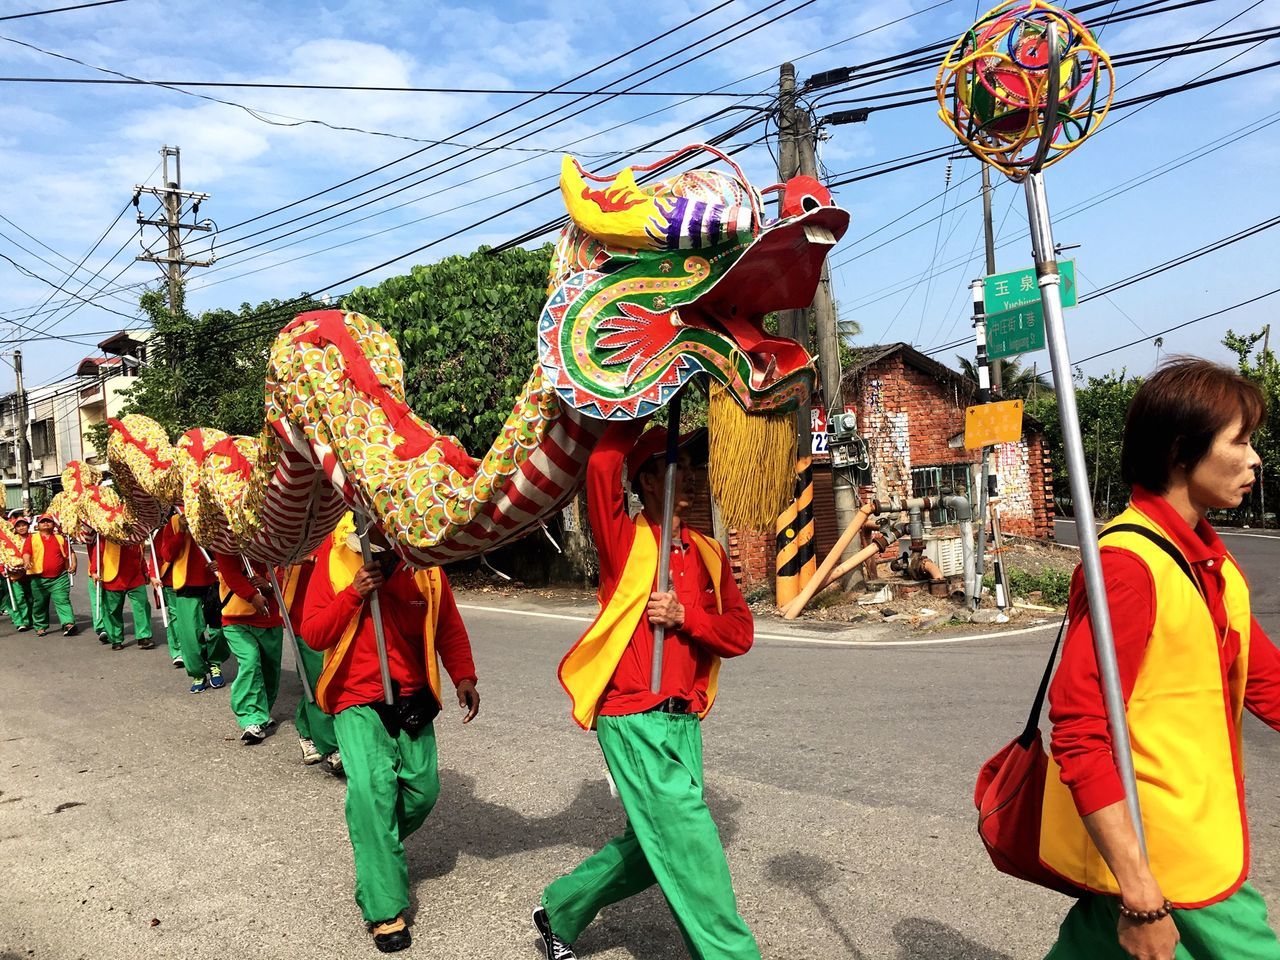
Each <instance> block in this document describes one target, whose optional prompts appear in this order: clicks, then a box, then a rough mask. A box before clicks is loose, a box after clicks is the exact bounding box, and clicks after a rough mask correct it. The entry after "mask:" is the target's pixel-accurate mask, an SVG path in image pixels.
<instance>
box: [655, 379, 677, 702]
mask: <svg viewBox="0 0 1280 960" xmlns="http://www.w3.org/2000/svg"><path fill="white" fill-rule="evenodd" d="M680 402H681V395H680V394H679V393H677V394H676V395H675V396H674V397H672V398H671V402H670V403H668V404H667V466H666V472H665V474H664V476H665V477H666V480H665V482H664V484H663V487H662V530H661V531H660V532H659V538H658V582H657V587H658V592H659V593H666V592H667V591H668V590H670V589H671V537H672V535H673V534H674V533H675V529H674V528H675V525H676V468H677V467H678V465H679V460H680ZM666 639H667V628H666V627H664V626H661V625H655V626H654V628H653V665H652V669H651V671H650V673H649V689H650V690H651V691H653V692H654V693H657V692H658V691H660V690H661V689H662V652H663V647H664V646H665V645H666Z"/></svg>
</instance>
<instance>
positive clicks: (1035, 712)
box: [1018, 613, 1067, 748]
mask: <svg viewBox="0 0 1280 960" xmlns="http://www.w3.org/2000/svg"><path fill="white" fill-rule="evenodd" d="M1066 629H1067V615H1066V614H1065V613H1064V614H1063V615H1062V622H1061V623H1059V624H1058V638H1057V639H1056V640H1054V641H1053V649H1052V650H1050V651H1049V662H1048V663H1046V664H1045V665H1044V676H1043V677H1041V678H1040V689H1038V690H1037V691H1036V699H1035V702H1034V703H1033V704H1031V716H1029V717H1028V718H1027V726H1026V728H1025V729H1024V730H1023V731H1022V735H1021V736H1019V737H1018V743H1019V744H1020V745H1021V746H1023V747H1024V748H1025V747H1029V746H1031V744H1032V743H1034V742H1035V739H1036V737H1038V736H1039V735H1040V711H1042V710H1043V709H1044V698H1045V697H1046V696H1048V694H1049V680H1050V679H1051V678H1052V677H1053V664H1054V662H1055V661H1056V660H1057V659H1058V648H1059V647H1061V646H1062V634H1063V632H1064V631H1065V630H1066Z"/></svg>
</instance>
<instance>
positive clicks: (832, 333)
mask: <svg viewBox="0 0 1280 960" xmlns="http://www.w3.org/2000/svg"><path fill="white" fill-rule="evenodd" d="M788 66H790V65H789V64H788ZM785 82H786V81H785V74H784V83H785ZM791 84H792V88H793V89H794V84H795V68H794V67H792V73H791ZM787 102H788V101H786V100H784V104H785V103H787ZM789 103H790V106H791V110H792V115H791V120H790V122H789V123H788V127H789V128H791V129H793V130H794V131H795V137H796V141H795V146H796V164H797V167H798V170H797V172H798V173H800V174H801V175H803V176H806V177H812V178H813V179H815V180H817V179H818V149H817V137H816V135H815V133H814V130H813V119H812V117H811V116H810V115H809V113H808V111H806V110H797V109H795V97H794V94H792V96H791V97H790V100H789ZM845 122H848V119H846V120H845ZM781 129H782V128H781V126H779V131H781ZM780 155H781V154H780ZM781 172H782V171H781V170H779V173H781ZM792 175H793V176H794V173H793V174H792ZM784 182H785V181H784ZM811 309H812V311H813V323H814V328H815V333H816V338H815V339H816V341H817V342H816V346H817V352H818V374H819V376H820V377H821V379H822V399H823V403H824V405H825V408H826V414H827V420H828V421H830V418H831V416H832V415H833V414H836V413H841V412H843V411H844V401H843V397H842V395H841V389H840V377H841V373H842V371H841V369H840V330H839V324H838V322H837V321H838V318H837V316H836V305H835V300H834V299H833V298H832V296H831V273H830V270H829V268H828V266H827V264H826V262H825V261H824V262H823V264H822V274H821V278H820V280H819V282H818V288H817V290H815V291H814V296H813V306H812V308H811ZM805 327H806V328H807V327H808V323H807V322H806V323H805ZM806 332H807V330H806ZM802 342H803V341H802ZM831 491H832V496H833V499H834V500H835V508H836V529H837V530H845V529H847V528H848V526H849V524H851V523H853V521H854V518H855V517H856V516H857V514H858V506H859V504H858V494H857V488H856V485H855V481H854V474H853V471H852V470H849V469H845V468H841V469H839V470H837V469H836V468H835V467H832V471H831ZM859 549H860V547H859V544H858V543H856V542H851V543H850V544H849V546H848V547H846V548H845V551H844V554H843V555H842V557H841V560H847V559H849V558H850V557H852V556H853V555H854V554H856V553H857V552H858V551H859ZM863 579H864V577H863V570H862V567H861V566H857V567H854V568H853V569H852V570H851V571H850V572H849V574H848V575H847V576H846V577H845V580H844V583H843V585H842V586H843V588H844V589H849V588H850V587H853V586H856V585H857V584H859V583H861V582H862V580H863Z"/></svg>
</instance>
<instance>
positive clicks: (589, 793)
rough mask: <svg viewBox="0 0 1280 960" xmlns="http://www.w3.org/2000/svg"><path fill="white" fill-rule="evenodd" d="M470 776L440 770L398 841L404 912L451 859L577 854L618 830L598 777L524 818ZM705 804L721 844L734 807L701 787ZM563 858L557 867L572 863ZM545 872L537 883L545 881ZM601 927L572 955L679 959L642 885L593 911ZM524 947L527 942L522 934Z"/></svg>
mask: <svg viewBox="0 0 1280 960" xmlns="http://www.w3.org/2000/svg"><path fill="white" fill-rule="evenodd" d="M475 787H476V781H475V778H473V777H469V776H467V775H465V774H462V773H459V772H457V771H456V770H449V769H442V770H441V771H440V795H441V803H440V804H439V805H438V806H437V807H436V809H435V810H434V811H432V813H431V816H430V817H429V818H428V820H427V823H426V825H425V826H424V827H423V829H422V830H421V831H420V832H419V833H418V834H417V835H415V837H414V838H413V839H411V840H409V842H408V843H407V844H406V845H405V846H406V851H405V852H406V855H407V857H408V861H409V875H410V876H411V877H413V878H414V881H415V883H414V886H415V888H416V889H415V890H414V891H413V892H412V893H411V894H410V907H409V909H410V913H411V914H413V913H416V912H417V906H418V903H417V893H418V890H420V889H422V888H423V887H425V886H426V885H427V884H429V883H430V881H431V880H433V879H438V878H440V877H443V876H445V875H446V874H448V873H449V872H450V871H452V870H453V869H454V868H455V867H456V866H457V863H458V857H459V855H460V854H462V853H467V854H469V855H471V856H474V857H480V858H482V859H485V860H497V859H500V858H503V857H510V856H516V855H519V854H522V853H527V852H529V851H533V850H543V849H547V848H550V847H558V846H570V847H575V848H579V849H581V851H582V854H581V856H586V854H588V853H590V852H592V851H595V850H598V849H599V848H600V847H603V846H604V845H605V844H606V843H607V842H608V841H609V840H611V839H612V838H613V837H614V836H616V835H617V834H618V833H620V832H621V831H622V828H623V825H624V823H625V819H624V814H623V811H622V806H621V804H620V803H619V802H618V801H617V800H615V799H614V798H613V797H612V796H610V794H609V787H608V784H607V783H606V782H605V780H604V778H603V776H600V777H592V778H591V779H589V780H584V781H583V782H582V784H581V785H580V786H579V787H578V792H577V794H576V795H575V796H574V798H573V800H572V802H571V803H570V804H569V805H568V806H567V807H565V808H564V809H563V810H560V811H559V812H557V813H554V814H552V815H551V816H547V817H531V816H528V815H527V814H524V813H521V812H519V811H518V810H513V809H512V808H510V807H505V806H502V805H501V804H498V803H494V802H493V801H491V800H487V799H485V798H483V797H479V796H477V795H476V790H475ZM706 798H707V805H708V807H710V808H711V812H712V815H713V816H714V817H715V820H716V823H717V825H718V826H719V828H720V836H721V839H722V840H723V842H724V843H725V845H728V844H730V843H731V842H732V840H733V837H734V836H735V835H736V834H737V832H738V826H737V819H736V815H737V812H738V810H739V809H740V808H741V806H742V804H741V802H740V801H738V800H735V799H734V798H733V797H731V796H729V795H728V794H725V793H723V792H721V791H719V790H716V789H714V788H708V789H707V791H706ZM579 859H580V857H579V856H571V857H570V858H569V859H567V860H566V861H565V862H564V863H563V864H562V865H561V867H560V868H561V869H562V870H564V871H568V870H572V869H573V868H574V867H576V866H577V865H578V862H579ZM555 877H556V875H555V874H550V875H548V876H547V877H545V878H544V880H543V881H542V882H545V883H550V882H551V881H552V880H554V879H555ZM541 892H542V889H541V887H538V888H537V889H531V890H530V891H529V897H528V900H529V906H530V909H532V907H533V906H534V905H536V903H537V900H538V897H539V896H540V894H541ZM606 917H607V919H608V922H607V924H606V923H602V922H600V921H597V922H596V923H594V924H592V926H591V927H590V928H589V929H588V930H587V931H586V932H584V933H583V935H582V937H581V938H579V941H578V943H576V944H575V949H576V950H577V952H578V955H579V956H582V957H589V956H591V955H592V954H593V953H603V952H604V951H606V950H610V949H613V948H623V949H626V950H628V951H630V953H631V955H632V956H633V957H635V958H636V960H675V958H683V957H685V956H687V951H686V950H685V946H684V942H683V940H682V939H681V937H680V933H679V930H678V929H677V927H676V924H675V921H674V919H673V918H672V916H671V913H670V911H669V910H667V909H666V903H665V901H663V900H662V898H661V895H660V893H659V892H658V891H656V890H650V891H647V892H645V893H642V894H640V895H639V896H637V897H633V898H631V899H630V900H627V901H624V902H623V903H619V904H616V905H614V906H612V907H609V908H607V909H606V910H605V912H604V913H602V914H601V919H602V920H603V919H604V918H606ZM530 944H531V949H536V948H533V947H532V944H533V940H532V937H531V938H530Z"/></svg>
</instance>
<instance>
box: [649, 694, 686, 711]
mask: <svg viewBox="0 0 1280 960" xmlns="http://www.w3.org/2000/svg"><path fill="white" fill-rule="evenodd" d="M691 706H692V704H690V703H689V701H688V700H685V699H683V698H682V697H667V699H665V700H663V701H661V702H660V703H655V704H654V705H653V706H652V707H650V708H649V709H648V710H646V711H645V713H688V712H689V708H690V707H691Z"/></svg>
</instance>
